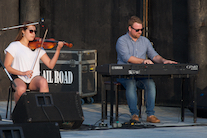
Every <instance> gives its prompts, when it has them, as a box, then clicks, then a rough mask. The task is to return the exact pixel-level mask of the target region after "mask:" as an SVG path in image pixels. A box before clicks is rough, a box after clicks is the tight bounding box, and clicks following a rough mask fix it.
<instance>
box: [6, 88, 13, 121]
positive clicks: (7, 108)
mask: <svg viewBox="0 0 207 138" xmlns="http://www.w3.org/2000/svg"><path fill="white" fill-rule="evenodd" d="M11 89H12V88H11V87H9V94H8V99H7V107H6V118H7V116H8V110H9V101H10V95H11V91H12V90H11Z"/></svg>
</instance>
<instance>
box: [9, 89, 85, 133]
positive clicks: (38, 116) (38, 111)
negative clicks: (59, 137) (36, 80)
mask: <svg viewBox="0 0 207 138" xmlns="http://www.w3.org/2000/svg"><path fill="white" fill-rule="evenodd" d="M12 120H13V122H14V123H33V122H58V124H59V126H60V127H68V128H72V129H75V128H79V127H80V126H81V124H82V122H83V121H84V117H83V111H82V107H81V101H80V97H79V94H78V93H77V92H55V93H39V92H29V93H24V94H23V95H22V96H21V97H20V99H19V101H18V102H17V104H16V106H15V108H14V110H13V113H12Z"/></svg>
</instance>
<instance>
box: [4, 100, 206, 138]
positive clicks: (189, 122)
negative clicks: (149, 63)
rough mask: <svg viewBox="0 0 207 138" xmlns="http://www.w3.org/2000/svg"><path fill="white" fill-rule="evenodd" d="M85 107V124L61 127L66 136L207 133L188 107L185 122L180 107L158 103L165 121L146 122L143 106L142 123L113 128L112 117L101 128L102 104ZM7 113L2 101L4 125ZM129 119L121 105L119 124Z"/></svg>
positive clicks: (119, 137) (118, 137)
mask: <svg viewBox="0 0 207 138" xmlns="http://www.w3.org/2000/svg"><path fill="white" fill-rule="evenodd" d="M82 109H83V113H84V118H85V120H84V122H83V124H82V126H81V127H80V128H79V129H76V130H66V129H60V134H61V137H62V138H68V137H70V138H83V137H84V138H96V137H98V138H126V137H154V138H166V137H169V138H174V137H176V138H183V137H188V138H194V137H196V138H203V137H206V135H207V118H197V123H194V122H193V113H192V112H190V110H188V109H185V120H184V122H181V110H180V108H175V107H162V106H156V107H155V115H156V117H158V118H159V119H160V120H161V123H158V124H153V123H147V122H146V114H145V110H146V108H145V107H144V106H143V107H142V119H141V120H140V121H141V124H139V125H135V126H132V127H124V128H123V127H120V128H113V127H112V126H111V125H110V123H109V117H108V119H107V120H105V121H104V124H107V125H108V127H99V123H101V104H84V105H82ZM5 112H6V102H5V101H1V102H0V115H1V116H2V121H0V124H12V121H11V120H8V119H6V118H5ZM108 115H109V105H108ZM129 120H130V114H129V110H128V106H127V105H119V122H118V123H120V124H124V123H125V122H128V121H129ZM116 125H117V124H116ZM92 126H96V127H92ZM125 126H126V125H125Z"/></svg>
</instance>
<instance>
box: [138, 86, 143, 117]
mask: <svg viewBox="0 0 207 138" xmlns="http://www.w3.org/2000/svg"><path fill="white" fill-rule="evenodd" d="M137 92H138V99H139V100H138V108H139V118H142V90H140V89H138V91H137Z"/></svg>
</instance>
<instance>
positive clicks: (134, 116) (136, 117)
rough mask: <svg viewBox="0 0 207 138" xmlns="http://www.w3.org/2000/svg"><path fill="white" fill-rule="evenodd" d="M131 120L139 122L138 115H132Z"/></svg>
mask: <svg viewBox="0 0 207 138" xmlns="http://www.w3.org/2000/svg"><path fill="white" fill-rule="evenodd" d="M131 120H135V121H139V117H138V115H136V114H134V115H133V116H132V119H131Z"/></svg>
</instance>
